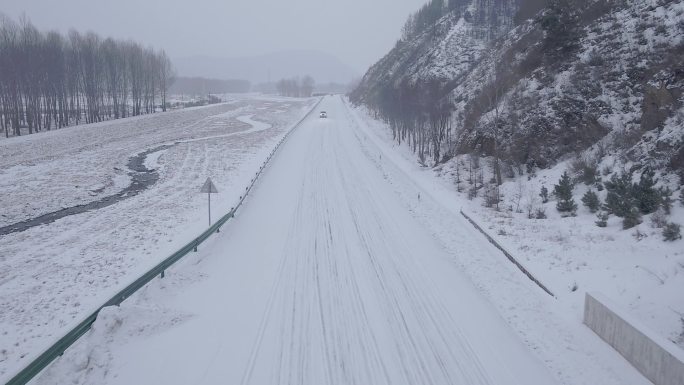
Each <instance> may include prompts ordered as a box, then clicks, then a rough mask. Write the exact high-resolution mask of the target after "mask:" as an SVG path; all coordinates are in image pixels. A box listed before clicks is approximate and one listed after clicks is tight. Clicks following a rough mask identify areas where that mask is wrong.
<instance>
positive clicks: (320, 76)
mask: <svg viewBox="0 0 684 385" xmlns="http://www.w3.org/2000/svg"><path fill="white" fill-rule="evenodd" d="M174 65H175V67H176V70H177V72H178V74H179V75H180V76H187V77H190V76H199V77H206V78H216V79H244V80H247V81H249V82H251V83H252V84H258V83H265V82H268V81H269V80H270V81H272V82H275V81H278V80H280V79H283V78H291V77H295V76H305V75H310V76H312V77H313V78H314V79H315V80H316V82H317V83H331V82H334V83H345V84H346V83H348V82H350V81H351V80H352V79H353V78H355V77H357V76H358V72H357V71H356V70H354V69H353V68H351V67H350V66H348V65H347V64H345V63H343V62H342V61H341V60H340V59H338V58H337V57H335V56H334V55H331V54H328V53H324V52H320V51H314V50H293V51H282V52H275V53H270V54H264V55H257V56H248V57H212V56H191V57H184V58H177V59H175V60H174Z"/></svg>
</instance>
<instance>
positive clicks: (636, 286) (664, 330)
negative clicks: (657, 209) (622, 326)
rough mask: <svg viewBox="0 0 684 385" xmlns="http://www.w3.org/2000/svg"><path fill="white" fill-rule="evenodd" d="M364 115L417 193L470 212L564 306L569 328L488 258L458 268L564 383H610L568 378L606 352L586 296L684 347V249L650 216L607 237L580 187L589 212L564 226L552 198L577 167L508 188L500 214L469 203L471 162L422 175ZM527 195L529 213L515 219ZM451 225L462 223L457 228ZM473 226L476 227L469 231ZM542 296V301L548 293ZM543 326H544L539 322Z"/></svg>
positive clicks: (431, 217) (680, 212)
mask: <svg viewBox="0 0 684 385" xmlns="http://www.w3.org/2000/svg"><path fill="white" fill-rule="evenodd" d="M354 113H355V115H356V116H357V119H358V121H359V124H360V125H361V126H367V127H368V130H367V133H369V137H370V138H372V139H373V140H374V141H375V143H376V144H377V145H378V146H380V147H381V148H383V149H384V152H383V156H385V157H388V158H390V159H391V163H392V164H393V165H404V168H403V170H402V172H404V173H407V174H409V175H411V177H412V179H413V180H414V181H417V184H418V186H419V187H415V188H416V189H417V190H416V193H418V192H417V191H418V190H419V189H423V190H429V191H432V196H433V197H435V199H436V200H437V201H439V202H440V203H441V204H442V207H450V208H451V211H449V212H448V214H449V215H456V216H458V213H459V211H461V210H463V212H465V213H466V214H467V215H469V216H470V217H472V218H473V219H474V220H475V221H476V222H478V223H479V224H480V226H481V227H483V228H484V229H485V230H486V231H487V232H488V234H489V235H490V236H491V237H493V238H494V239H495V240H497V242H499V243H500V244H502V245H503V246H504V247H505V248H506V249H507V251H508V252H509V253H511V254H512V255H513V256H514V257H515V258H516V259H517V260H518V261H519V262H521V263H522V264H523V265H524V266H525V268H526V269H527V270H529V271H530V272H531V273H532V274H533V275H534V276H535V277H536V278H537V279H539V280H540V281H541V282H542V284H544V285H545V286H546V287H548V288H549V289H550V290H551V291H552V292H553V293H554V294H555V296H556V299H555V300H553V301H552V302H553V305H552V308H553V309H554V313H556V314H559V315H563V317H564V318H566V319H565V320H563V321H552V319H553V318H552V317H548V318H549V319H547V320H543V318H546V317H547V316H550V314H545V312H544V311H540V309H536V307H537V306H538V304H537V303H536V301H531V300H530V299H529V298H521V295H522V293H521V289H520V288H519V287H518V288H516V289H513V288H511V287H510V286H509V284H507V283H506V282H505V281H502V278H503V277H504V276H505V273H504V272H503V271H505V269H503V270H502V267H501V266H494V265H492V261H485V260H484V259H482V258H477V259H473V260H470V259H462V258H458V260H459V263H460V264H462V266H463V268H464V269H465V270H466V271H467V272H468V273H469V274H470V276H471V277H472V278H473V281H474V282H475V284H476V285H478V286H480V288H481V290H483V291H484V292H486V293H488V297H489V298H490V299H491V300H492V301H493V302H494V303H496V304H498V306H499V310H500V311H501V312H502V313H503V314H504V316H505V317H506V318H507V319H508V320H509V322H511V324H512V325H513V326H514V328H516V329H517V330H518V331H519V332H521V333H522V334H523V335H524V336H525V338H526V340H527V341H528V343H530V344H531V345H532V346H534V348H535V349H539V350H541V351H542V355H543V356H545V357H555V358H549V359H548V364H549V365H550V366H551V367H553V368H555V369H556V370H557V371H558V373H559V374H561V375H562V378H563V379H564V380H565V381H564V382H566V383H587V384H590V383H608V382H605V381H592V380H591V375H593V374H590V373H592V371H591V370H584V371H583V370H582V369H580V368H578V373H577V375H578V378H580V379H584V380H583V381H578V379H577V378H574V379H573V378H572V376H573V375H572V374H571V373H569V372H568V371H567V368H565V369H564V368H563V366H565V363H563V362H562V361H564V360H569V361H573V360H579V361H583V362H585V363H586V365H587V368H589V367H591V366H594V367H596V366H597V365H596V363H595V362H594V363H592V362H590V361H587V359H589V360H593V359H596V358H597V357H596V354H597V353H596V352H597V351H599V350H600V348H599V347H597V346H596V344H595V343H594V342H595V341H592V340H598V337H596V336H592V335H591V332H589V334H588V335H587V333H586V332H587V331H588V329H587V328H586V327H584V326H582V325H581V321H582V316H583V304H584V294H585V293H586V292H588V291H598V292H601V293H603V294H605V295H606V296H608V297H609V298H611V299H612V300H614V301H615V302H617V303H619V304H620V305H622V306H623V307H625V308H627V309H629V311H631V312H632V314H633V315H635V316H636V317H637V318H638V319H640V320H641V321H643V323H644V324H646V325H648V326H649V327H651V328H653V329H654V330H655V331H656V332H658V333H660V335H662V336H663V337H665V338H666V339H668V340H670V341H671V342H673V343H674V344H678V345H679V346H680V347H684V295H682V292H683V291H682V288H684V241H682V240H678V241H675V242H664V241H663V238H662V235H661V229H655V228H653V227H652V226H651V224H650V222H651V221H650V216H645V217H644V218H643V223H642V224H641V225H639V226H638V227H636V228H633V229H630V230H622V224H621V221H619V218H614V217H613V218H611V219H610V220H609V221H608V227H607V228H599V227H597V226H596V224H595V221H596V220H597V218H596V215H595V214H591V213H589V211H588V209H587V208H585V207H584V206H583V205H582V202H581V197H582V195H583V194H584V192H585V191H586V190H587V187H586V186H584V185H577V186H576V188H575V191H574V196H575V201H576V202H577V204H578V206H579V209H578V215H577V217H568V218H561V216H560V214H559V213H558V212H557V211H556V208H555V205H556V201H555V200H554V199H553V197H552V196H551V192H552V191H553V185H554V184H557V183H558V180H559V178H560V175H561V174H562V173H563V172H564V171H565V170H566V169H567V168H568V164H567V163H563V164H560V165H558V166H556V167H554V168H552V169H550V170H540V171H538V172H537V173H536V176H534V177H531V178H530V179H529V180H528V178H527V175H524V176H523V177H522V178H517V179H513V180H508V181H506V182H505V183H504V185H503V186H502V194H503V196H504V202H502V203H501V204H500V207H501V210H500V211H495V210H493V209H490V208H485V207H484V206H483V200H482V198H476V199H474V200H468V199H467V190H468V188H469V187H470V186H469V185H468V182H467V178H468V175H467V166H466V165H467V158H459V159H454V160H452V161H450V162H448V163H447V164H445V165H441V166H438V167H436V168H428V167H421V166H420V165H419V164H418V162H417V157H416V156H415V155H414V154H413V153H412V152H411V151H410V149H409V148H408V147H407V146H405V145H401V146H398V145H396V142H395V141H393V140H392V137H391V130H390V129H389V128H388V127H387V126H386V125H385V124H384V123H382V122H379V121H376V120H374V119H372V118H371V117H370V116H369V115H368V114H367V113H366V112H365V111H364V109H362V108H359V109H356V110H355V111H354ZM458 162H462V163H463V164H462V165H461V169H460V178H461V180H462V183H461V185H462V189H463V192H462V193H459V192H457V188H456V183H455V181H456V171H455V170H456V164H457V163H458ZM480 163H481V165H482V167H483V168H484V169H485V171H484V172H485V178H487V179H488V178H490V177H491V171H490V170H489V169H488V166H486V165H488V162H487V160H486V159H481V160H480ZM604 166H609V165H607V164H603V165H601V167H600V169H603V167H604ZM383 167H389V166H386V165H385V166H383ZM609 168H610V167H609ZM613 171H617V170H613ZM542 185H544V186H546V187H547V188H548V189H549V195H550V196H551V200H550V201H549V202H548V203H546V204H542V203H541V198H540V197H539V195H538V194H539V192H540V189H541V186H542ZM599 194H601V193H599ZM518 195H519V196H520V199H519V201H520V210H521V211H522V212H520V213H518V212H516V210H515V208H516V206H517V204H518V199H517V196H518ZM603 195H605V191H604V192H603ZM603 195H601V196H602V197H603ZM673 198H674V199H675V202H674V205H673V211H672V215H671V217H670V218H669V220H670V221H673V222H675V223H680V224H684V208H682V207H681V205H680V204H679V202H678V200H677V199H678V198H679V197H678V195H677V193H675V194H674V195H673ZM423 201H424V199H422V200H421V203H420V205H418V204H417V205H416V207H421V208H422V209H420V210H418V209H417V211H416V212H417V214H418V215H421V216H425V221H426V225H427V226H430V227H433V228H434V231H435V233H436V234H438V235H439V237H440V238H441V239H443V240H444V242H445V243H446V244H453V247H457V245H456V242H455V241H454V240H453V239H452V238H453V234H449V233H448V232H447V233H442V231H443V229H444V228H445V226H444V223H442V224H440V223H437V224H435V222H438V221H439V219H436V218H439V216H440V215H441V214H440V213H437V212H433V213H426V212H425V204H424V202H423ZM528 202H533V204H534V207H543V208H544V209H545V212H546V215H547V216H548V218H547V219H528V217H527V212H526V206H527V204H528ZM511 207H513V210H511V209H510V208H511ZM443 220H444V221H452V219H450V218H449V219H443ZM463 223H464V224H463V225H467V226H470V224H467V222H463ZM446 227H448V226H446ZM637 229H638V230H639V232H640V233H641V236H640V237H637V236H636V234H637ZM497 262H498V263H499V264H501V265H509V266H510V267H511V268H512V269H513V274H515V275H518V276H521V277H524V276H523V275H522V273H521V272H520V271H519V270H517V268H515V267H514V266H513V265H512V264H511V263H509V262H508V260H507V259H506V258H505V257H504V256H503V254H500V258H499V260H498V261H497ZM530 284H531V281H530ZM516 285H517V284H516ZM533 290H538V291H540V292H541V289H539V288H536V289H534V288H533ZM535 319H536V321H542V322H535ZM554 322H559V323H558V324H557V327H558V334H557V335H554V334H553V333H551V330H546V331H544V328H552V326H551V325H552V324H553V323H554ZM566 329H567V330H566ZM601 343H602V342H599V344H601ZM595 349H598V350H595ZM572 357H575V358H574V359H573V358H572ZM580 358H581V359H580ZM605 367H608V366H605ZM613 374H616V373H613ZM616 378H617V377H616ZM621 381H624V382H620V381H618V382H615V383H632V382H630V380H629V377H622V380H621Z"/></svg>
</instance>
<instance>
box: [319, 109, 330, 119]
mask: <svg viewBox="0 0 684 385" xmlns="http://www.w3.org/2000/svg"><path fill="white" fill-rule="evenodd" d="M318 116H319V117H320V118H321V119H325V118H327V117H328V113H327V112H325V111H321V114H320V115H318Z"/></svg>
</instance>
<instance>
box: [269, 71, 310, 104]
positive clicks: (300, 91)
mask: <svg viewBox="0 0 684 385" xmlns="http://www.w3.org/2000/svg"><path fill="white" fill-rule="evenodd" d="M315 86H316V81H315V80H314V79H313V78H312V77H311V76H308V75H307V76H304V78H302V79H300V78H299V77H295V78H292V79H282V80H280V81H279V82H278V83H277V84H276V88H277V90H278V93H279V94H280V95H281V96H292V97H296V98H308V97H310V96H311V94H312V93H313V90H314V87H315Z"/></svg>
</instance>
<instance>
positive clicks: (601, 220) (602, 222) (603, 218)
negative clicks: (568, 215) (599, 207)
mask: <svg viewBox="0 0 684 385" xmlns="http://www.w3.org/2000/svg"><path fill="white" fill-rule="evenodd" d="M609 216H610V215H609V214H608V213H606V212H603V211H599V213H598V214H596V218H597V219H598V220H597V221H596V222H594V223H596V226H598V227H606V226H608V217H609Z"/></svg>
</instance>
